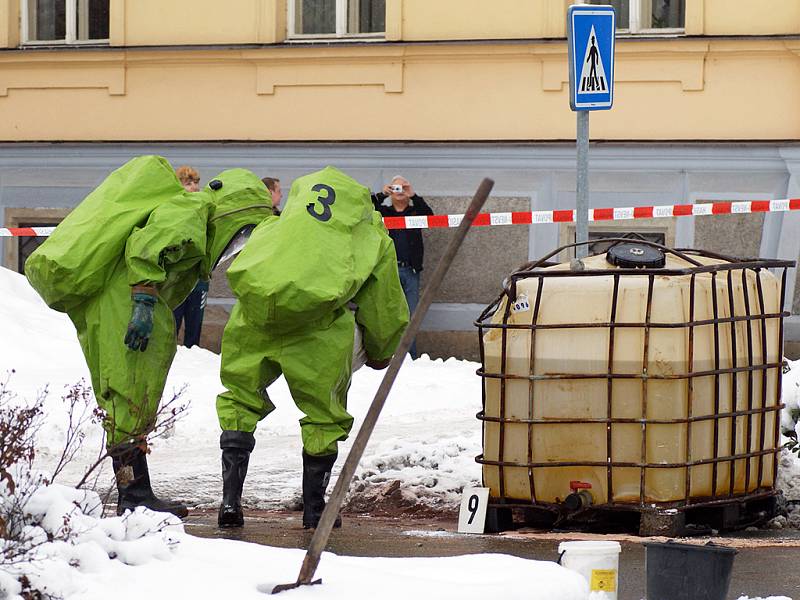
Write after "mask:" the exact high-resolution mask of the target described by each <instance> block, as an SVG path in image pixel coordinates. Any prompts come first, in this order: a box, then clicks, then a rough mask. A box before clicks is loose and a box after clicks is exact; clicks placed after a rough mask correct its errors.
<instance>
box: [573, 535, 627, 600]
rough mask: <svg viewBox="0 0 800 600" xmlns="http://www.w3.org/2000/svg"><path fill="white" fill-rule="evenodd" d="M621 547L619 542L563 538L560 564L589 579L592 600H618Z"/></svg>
mask: <svg viewBox="0 0 800 600" xmlns="http://www.w3.org/2000/svg"><path fill="white" fill-rule="evenodd" d="M621 551H622V546H620V545H619V542H590V541H586V542H561V543H560V544H559V545H558V553H559V555H560V556H561V559H560V563H561V565H562V566H563V567H566V568H567V569H569V570H570V571H576V572H578V573H580V574H581V575H582V576H583V578H584V579H586V581H587V582H588V583H589V592H590V595H589V597H590V598H591V599H592V600H617V590H618V589H619V581H618V579H619V578H618V573H619V553H620V552H621Z"/></svg>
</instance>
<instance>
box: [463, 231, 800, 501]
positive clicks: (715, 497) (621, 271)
mask: <svg viewBox="0 0 800 600" xmlns="http://www.w3.org/2000/svg"><path fill="white" fill-rule="evenodd" d="M631 241H633V240H631V239H630V238H607V239H603V240H592V241H591V243H597V242H611V243H612V245H615V244H617V243H623V242H631ZM635 241H636V243H640V244H646V245H648V246H652V247H654V248H658V249H660V250H661V251H663V252H666V253H670V254H673V255H674V256H677V257H678V258H681V259H683V260H685V261H687V262H688V263H690V264H691V265H693V266H692V267H687V268H682V269H669V268H611V269H603V270H591V271H589V270H586V271H584V270H573V269H569V270H561V271H558V270H544V269H543V267H546V266H550V265H553V264H555V263H553V262H548V261H549V260H550V259H552V258H553V257H555V256H557V255H558V254H559V253H561V252H562V251H564V250H567V249H570V248H574V247H576V246H579V245H581V243H576V244H567V245H565V246H562V247H560V248H558V249H556V250H554V251H553V252H551V253H550V254H548V255H547V256H545V257H543V258H542V259H540V260H537V261H533V262H531V263H528V264H527V265H524V266H523V267H522V268H521V269H520V270H518V271H516V272H514V273H512V274H511V275H510V276H509V278H507V279H506V280H505V281H504V282H503V291H502V292H501V294H500V295H499V296H498V297H497V298H496V299H495V300H494V302H492V304H490V305H489V306H488V307H487V308H486V309H485V310H484V311H483V312H482V313H481V315H480V317H478V319H477V320H476V321H475V323H474V324H475V325H476V326H477V327H478V334H479V339H480V357H481V368H480V369H478V371H477V373H478V375H480V376H481V378H482V380H483V381H484V382H485V380H486V379H487V378H497V379H500V416H499V417H488V416H486V414H485V408H486V385H485V384H484V385H482V409H481V411H480V412H479V413H478V414H477V415H476V417H477V418H478V419H479V420H481V421H482V425H481V427H482V435H485V427H486V422H495V423H498V424H499V442H498V444H499V448H498V450H499V452H498V460H496V461H492V460H487V459H485V458H484V455H483V453H481V454H480V455H478V456H477V457H476V459H475V460H476V462H478V463H480V464H482V465H493V466H496V467H497V468H498V469H499V473H498V475H499V484H500V497H499V498H490V501H489V506H490V507H491V508H497V509H501V508H541V509H545V510H547V511H549V512H552V513H557V514H562V513H563V512H564V506H563V504H556V503H551V502H540V501H537V499H536V487H535V484H534V469H546V468H553V467H575V466H580V467H606V469H607V478H608V480H607V485H608V494H607V496H608V498H609V500H610V501H609V502H608V503H606V504H598V505H593V506H592V507H591V508H592V509H611V510H627V511H639V512H641V513H643V512H645V511H653V510H654V509H658V510H661V509H677V510H679V511H683V510H687V509H694V508H704V507H717V506H724V505H726V504H731V503H737V502H744V501H751V500H758V499H764V498H770V497H772V496H774V495H775V494H776V491H775V486H774V481H775V478H776V477H777V467H778V455H779V454H780V449H781V448H780V446H779V443H778V442H779V431H780V430H779V427H780V410H781V409H782V408H783V406H784V405H783V404H781V402H780V399H781V377H780V373H779V376H778V378H777V385H776V396H777V397H776V398H775V404H774V406H767V398H766V396H765V397H764V399H763V402H762V406H761V407H760V408H753V389H754V385H753V378H754V374H755V373H757V372H759V371H760V372H761V377H762V381H763V383H762V385H764V386H765V385H766V379H767V377H768V371H769V370H770V369H781V368H782V362H776V363H769V362H767V338H766V329H767V328H766V321H767V320H768V319H778V320H779V323H778V346H777V347H778V348H779V349H782V348H783V333H784V332H783V318H784V317H786V316H788V315H789V314H790V313H789V312H787V311H783V310H782V311H781V312H778V313H765V312H764V295H763V291H762V284H761V279H760V278H759V277H756V278H755V281H756V286H757V296H758V297H757V299H753V300H754V303H755V302H756V300H757V302H758V306H759V307H760V311H759V312H757V313H751V306H750V300H751V299H750V295H749V294H748V293H747V286H746V285H745V286H744V291H745V298H744V301H745V307H746V311H747V312H748V313H750V314H748V315H746V316H735V314H734V311H733V310H731V315H733V316H731V317H727V318H720V317H719V316H718V306H719V300H718V293H717V288H716V286H715V285H713V283H712V286H711V289H713V290H714V292H713V295H712V310H713V315H714V318H713V319H706V320H700V321H696V320H695V316H694V315H695V312H694V309H695V279H696V276H697V275H699V274H705V273H711V277H712V282H713V281H715V280H716V278H717V276H718V275H719V274H722V276H725V275H724V274H725V273H727V278H728V284H729V285H728V299H727V300H728V302H729V303H730V306H732V305H733V302H734V298H733V292H732V286H731V283H732V281H733V277H734V272H736V271H741V272H742V278H743V280H745V278H746V276H747V271H748V270H751V271H755V272H756V273H758V271H760V270H761V269H775V270H782V274H781V276H780V277H781V290H780V307H781V308H783V306H784V301H785V293H786V277H787V270H788V269H789V268H792V267H794V266H795V262H794V261H789V260H770V259H744V260H738V259H735V258H731V257H728V256H724V255H720V254H716V253H712V252H706V251H699V250H691V249H671V248H668V247H666V246H662V245H660V244H657V243H654V242H649V241H646V240H641V239H637V240H635ZM588 243H589V242H584V244H588ZM692 255H695V256H704V257H707V258H713V259H717V260H724V261H728V263H727V264H726V263H722V264H714V265H703V264H701V263H700V262H698V261H696V260H694V259H693V258H692ZM664 275H667V276H688V277H690V284H689V289H690V298H689V320H688V321H686V322H678V323H659V322H655V321H652V320H651V304H652V298H653V287H654V280H655V277H656V276H664ZM608 276H612V277H613V278H614V284H613V285H614V287H613V294H614V296H613V298H612V306H611V314H610V319H609V320H608V321H607V322H601V323H569V324H545V325H536V324H535V323H536V321H537V317H538V314H539V306H540V301H541V296H542V289H543V288H544V285H545V280H547V279H549V278H552V277H608ZM631 276H633V277H647V278H648V292H647V307H646V319H645V322H644V323H641V322H636V323H623V322H617V321H616V320H615V314H616V307H617V294H618V290H619V280H620V278H621V277H631ZM532 277H535V278H538V279H539V285H538V286H537V293H536V299H535V300H534V301H533V303H532V304H533V317H532V324H529V325H524V324H509V323H507V321H508V319H509V317H510V314H511V304H512V303H513V299H514V298H516V297H517V293H516V286H517V281H519V280H520V279H527V278H532ZM504 297H508V298H509V299H510V300H512V302H506V309H505V314H504V315H503V323H496V324H493V323H490V322H488V320H489V319H491V317H492V316H494V315H495V313H496V312H497V310H498V308H499V307H500V304H501V302H502V300H503V298H504ZM739 321H749V322H752V321H757V322H760V326H761V341H762V344H761V346H762V348H761V350H762V357H763V358H764V362H763V364H753V347H754V346H753V340H752V337H753V336H752V334H751V330H752V328H751V327H748V328H747V342H746V343H747V348H748V365H747V366H739V365H737V364H736V356H737V355H736V348H737V343H738V340H737V335H736V328H735V327H734V323H735V322H739ZM726 324H729V326H730V329H731V345H732V354H733V358H734V366H733V367H731V368H727V369H723V368H720V344H719V338H720V333H719V332H720V327H721V326H725V325H726ZM707 325H713V326H714V353H715V355H714V367H715V368H714V369H713V370H709V371H697V372H693V371H692V366H693V350H694V328H695V327H700V326H707ZM603 327H605V328H608V330H609V348H608V356H609V360H608V365H609V366H608V370H607V372H606V373H587V374H559V373H553V374H546V375H533V374H532V373H533V372H534V370H533V366H534V360H535V358H534V353H533V352H531V369H530V373H531V374H529V375H528V376H527V377H526V376H523V375H512V374H508V373H505V371H506V347H507V346H506V343H507V331H508V330H529V331H530V335H531V348H533V347H534V343H535V336H536V332H537V331H538V330H541V329H565V328H576V329H578V328H603ZM622 327H638V328H643V329H644V351H643V360H642V364H643V369H642V371H643V372H642V373H636V374H621V373H613V372H612V365H613V356H614V331H615V329H616V328H622ZM662 327H663V328H687V329H688V339H689V346H688V357H687V362H688V365H689V368H688V372H687V373H682V374H672V375H648V374H647V373H646V372H645V371H646V365H647V362H648V361H647V357H648V344H649V337H650V330H651V329H655V328H662ZM489 329H501V330H502V337H501V339H502V342H501V343H502V355H501V372H500V373H488V372H486V370H485V365H486V360H485V355H484V340H483V338H484V333H485V330H489ZM741 372H747V373H748V391H747V406H748V409H747V410H732V411H731V412H724V413H720V412H719V408H720V375H723V374H726V373H730V374H733V373H741ZM712 375H713V376H714V396H715V397H714V408H715V413H714V414H713V415H701V416H692V401H693V386H692V385H691V380H692V379H693V378H696V377H707V376H712ZM590 378H591V379H607V381H608V386H607V388H606V389H607V392H606V394H607V406H608V408H607V414H606V418H601V419H578V418H573V419H568V418H564V419H533V418H528V419H520V418H511V417H509V416H507V415H506V414H505V393H506V389H505V388H506V381H507V380H508V379H522V380H526V379H527V380H528V381H529V382H530V386H529V389H530V391H529V395H530V401H531V411H532V409H533V402H534V397H533V396H534V394H533V390H534V387H535V386H534V385H533V382H535V381H539V380H553V379H590ZM618 379H641V380H642V384H643V392H642V415H644V416H645V417H643V418H640V419H634V418H614V417H612V416H611V410H612V387H613V383H614V381H615V380H618ZM648 379H689V380H690V381H689V383H690V384H689V385H687V389H688V392H687V416H686V418H685V419H647V418H646V414H647V386H646V382H647V381H648ZM731 379H732V382H733V383H732V385H733V386H734V388H733V390H734V397H735V392H736V385H737V382H736V379H737V377H735V376H734V377H732V378H731ZM764 389H766V388H764ZM731 408H732V409H733V408H736V404H735V403H734V404H733V405H732V407H731ZM770 412H775V413H777V414H776V415H775V419H774V421H775V426H774V431H772V432H769V434H770V435H771V436H773V439H774V444H773V446H774V448H773V449H767V450H764V449H763V448H764V442H765V441H766V436H767V432H766V415H767V414H768V413H770ZM530 414H531V415H532V414H533V413H532V412H531V413H530ZM758 414H760V415H762V418H761V419H760V421H761V427H760V431H759V435H758V438H759V439H758V442H759V443H758V445H757V446H754V445H753V440H752V439H748V441H747V448H746V450H747V452H746V453H743V454H736V453H735V449H736V432H735V428H733V430H732V435H731V455H730V456H722V457H720V456H719V449H718V446H719V444H718V436H719V427H720V420H721V419H734V420H735V419H738V418H740V417H746V418H747V419H748V421H747V427H748V429H747V431H748V434H747V435H748V438H750V436H751V433H750V431H751V429H752V419H753V417H754V415H758ZM707 420H713V421H714V448H713V457H712V458H710V459H704V460H693V459H692V456H691V452H692V447H691V435H692V431H691V430H692V423H694V422H698V421H707ZM507 423H515V424H523V425H527V426H528V460H527V462H525V463H523V462H509V461H504V460H503V451H504V429H505V425H506V424H507ZM586 423H605V424H606V459H607V461H606V462H592V461H575V462H546V461H537V462H534V460H533V458H534V457H533V448H532V443H531V439H532V433H533V427H534V426H540V427H546V426H547V425H549V424H586ZM614 424H640V425H641V428H642V447H641V455H640V461H639V462H638V463H636V462H619V461H615V460H614V457H613V455H612V425H614ZM667 424H686V426H687V443H686V452H685V456H686V459H685V461H684V462H679V463H648V462H647V461H646V457H647V446H646V445H647V427H648V425H667ZM754 448H760V449H754ZM770 455H771V456H770ZM752 458H757V459H758V474H757V477H758V486H757V487H756V489H755V490H754V491H752V492H750V493H748V492H747V490H748V489H749V487H750V478H751V475H752V474H751V467H750V462H751V459H752ZM769 459H771V460H772V461H773V485H772V486H765V485H762V477H763V467H764V462H765V460H769ZM739 460H745V464H746V467H745V468H746V473H745V480H746V482H745V488H744V489H745V493H739V494H735V493H734V481H735V479H736V477H735V473H736V461H739ZM723 462H730V463H731V467H730V469H731V476H730V478H729V479H730V487H729V489H728V490H727V493H724V491H723V493H722V494H720V491H719V490H718V489H717V467H718V465H719V464H720V463H723ZM709 463H710V464H712V465H713V467H712V470H713V471H712V473H713V474H712V496H711V497H709V498H694V499H693V498H692V497H691V495H690V488H691V479H692V469H691V467H695V466H699V465H706V464H709ZM506 467H523V468H527V469H528V479H529V482H530V494H531V501H530V502H527V501H521V500H518V499H507V498H505V490H504V486H505V476H504V473H503V469H504V468H506ZM620 467H634V468H638V469H640V481H639V502H638V503H623V502H614V501H613V500H611V499H613V497H614V488H613V478H612V472H613V469H615V468H620ZM664 468H670V469H674V468H684V469H686V489H685V495H684V498H683V499H682V500H680V501H672V502H660V503H654V502H652V501H647V502H646V501H645V474H646V472H647V470H648V469H664Z"/></svg>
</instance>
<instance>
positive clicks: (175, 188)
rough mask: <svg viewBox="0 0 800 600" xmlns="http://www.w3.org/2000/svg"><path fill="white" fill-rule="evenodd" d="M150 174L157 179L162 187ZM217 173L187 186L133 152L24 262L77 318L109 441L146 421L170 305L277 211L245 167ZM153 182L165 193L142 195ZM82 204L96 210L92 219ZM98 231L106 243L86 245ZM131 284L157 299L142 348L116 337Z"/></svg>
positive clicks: (163, 367)
mask: <svg viewBox="0 0 800 600" xmlns="http://www.w3.org/2000/svg"><path fill="white" fill-rule="evenodd" d="M154 177H155V178H157V179H161V180H162V181H161V183H160V187H159V186H154V183H153V181H152V178H154ZM215 179H216V180H219V181H221V182H222V184H223V185H222V187H221V188H219V189H218V190H212V189H211V188H210V187H208V186H206V187H205V188H204V189H203V190H201V191H200V192H196V193H189V192H185V191H184V190H183V187H182V186H181V185H180V182H178V180H177V178H176V177H175V174H174V171H173V170H172V168H171V167H170V166H169V163H167V162H166V161H165V160H164V159H162V158H159V157H142V158H140V159H134V160H133V161H131V162H130V163H128V164H126V165H125V166H123V167H122V168H120V169H118V170H117V171H116V172H115V173H113V174H112V175H111V176H110V177H109V178H108V179H107V180H106V181H105V182H104V183H103V184H101V185H100V186H99V187H98V188H97V190H95V191H94V192H93V193H92V194H91V195H90V196H89V197H88V198H87V199H86V200H84V202H83V203H81V205H79V206H78V207H76V209H75V210H74V211H73V213H71V214H70V216H69V217H67V219H65V220H64V221H63V222H62V223H61V224H60V225H59V226H58V227H57V228H56V231H55V232H54V235H53V236H52V237H51V238H50V239H48V240H47V241H46V242H45V243H44V244H43V245H42V246H41V247H40V248H39V249H37V251H36V252H34V253H33V254H32V255H31V257H30V258H29V259H28V261H27V263H26V265H25V270H26V275H27V276H28V279H29V280H30V281H31V283H32V284H33V285H34V287H35V288H36V290H37V291H38V292H39V293H40V295H41V296H42V297H43V298H44V299H45V300H46V301H48V304H50V305H51V306H52V307H53V308H56V309H60V310H64V311H65V312H67V314H68V315H69V317H70V318H71V319H72V322H73V323H74V324H75V328H76V329H77V332H78V338H79V340H80V344H81V348H82V349H83V353H84V356H85V357H86V362H87V364H88V366H89V371H90V372H91V376H92V385H93V387H94V393H95V397H96V398H97V402H98V404H99V405H100V406H101V407H102V408H103V409H104V410H105V411H106V413H107V415H108V418H107V420H106V423H105V427H106V430H107V432H108V445H109V447H113V446H116V445H118V444H121V443H124V442H128V441H135V440H138V439H140V438H141V437H142V436H143V435H145V434H146V433H147V431H148V430H149V428H150V427H151V426H152V424H153V421H154V419H155V417H156V414H157V411H158V405H159V402H160V400H161V394H162V392H163V390H164V385H165V382H166V378H167V373H168V371H169V367H170V365H171V363H172V359H173V357H174V356H175V351H176V347H177V343H176V336H175V320H174V317H173V315H172V309H173V308H174V307H176V306H177V305H178V304H180V303H181V302H182V301H183V300H184V298H185V297H186V296H187V295H188V294H189V293H190V292H191V290H192V289H193V288H194V286H195V285H196V283H197V281H198V280H199V279H200V278H203V279H208V278H209V277H210V275H211V271H212V269H213V267H214V266H215V264H216V262H217V260H218V259H219V257H220V255H221V254H222V253H223V251H224V250H225V248H226V246H227V245H228V243H229V242H230V241H231V239H232V238H233V237H234V236H235V234H236V233H237V232H238V231H239V230H240V229H241V228H242V227H245V226H247V225H251V226H252V225H256V224H258V223H260V222H262V221H264V220H265V219H268V218H276V217H272V214H273V211H272V203H271V199H270V196H269V191H268V190H267V189H266V187H265V186H264V185H263V183H261V181H260V180H259V179H258V178H257V177H256V176H255V175H254V174H253V173H251V172H250V171H246V170H244V169H232V170H229V171H225V172H223V173H221V174H219V175H218V176H217V177H216V178H215ZM212 182H213V180H212ZM154 187H157V188H158V189H159V190H161V191H162V192H163V193H162V194H161V196H160V197H153V196H150V197H148V194H149V193H150V192H151V190H152V189H153V188H154ZM120 190H122V193H120ZM167 192H170V193H167ZM104 194H105V195H106V200H107V202H103V196H104ZM148 201H149V205H148ZM85 203H90V208H91V209H92V210H93V211H94V213H95V214H96V219H95V220H94V222H93V221H91V220H90V219H88V218H87V213H88V212H90V211H86V210H85V209H86V207H85V206H84V204H85ZM133 205H136V207H137V209H138V217H139V218H138V219H133V220H132V219H128V220H124V219H120V220H115V219H113V218H107V217H108V214H107V213H109V212H111V213H113V211H114V210H117V209H119V207H120V206H133ZM147 207H149V210H146V208H147ZM73 215H76V217H75V218H72V219H71V217H73ZM132 221H133V222H132ZM96 237H100V238H103V239H105V240H106V241H107V242H108V243H107V244H106V245H105V246H99V247H98V246H97V245H96V244H94V245H92V240H94V239H95V238H96ZM76 239H83V240H85V241H86V242H87V244H89V245H90V246H91V247H92V248H93V249H94V252H95V256H93V257H92V256H81V253H82V250H81V249H80V246H79V245H78V244H76V243H74V240H76ZM119 240H121V242H120V241H119ZM112 242H113V243H112ZM65 249H66V250H67V252H66V253H64V252H63V251H64V250H65ZM37 255H38V256H37ZM65 265H66V266H65ZM87 265H91V266H92V269H91V274H90V275H87V274H86V273H85V268H87ZM81 267H84V269H83V270H82V269H81ZM65 279H66V280H67V281H66V283H69V280H70V279H72V280H75V281H83V282H85V284H84V285H82V287H80V288H79V291H80V294H76V293H72V294H71V295H70V294H67V293H66V291H65V290H69V289H70V286H69V285H65ZM133 285H150V286H154V287H155V288H156V289H157V291H158V296H159V297H158V301H157V303H156V305H155V309H154V313H153V331H152V334H151V336H150V341H149V345H148V347H147V350H146V351H145V352H138V351H133V350H129V349H128V348H127V347H126V346H125V344H124V343H123V339H124V338H125V332H126V328H127V324H128V321H129V319H130V317H131V286H133ZM62 288H63V289H62ZM74 289H78V288H77V286H76V287H75V288H74ZM60 290H61V291H60ZM87 290H88V293H87ZM87 294H88V295H87Z"/></svg>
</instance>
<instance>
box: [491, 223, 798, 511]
mask: <svg viewBox="0 0 800 600" xmlns="http://www.w3.org/2000/svg"><path fill="white" fill-rule="evenodd" d="M605 241H606V242H610V243H612V246H611V248H610V250H609V252H608V254H603V255H597V256H591V257H589V258H585V259H583V260H582V261H581V263H575V264H574V267H577V268H573V267H572V266H571V264H570V263H565V264H558V265H554V266H545V261H546V260H547V259H548V258H550V257H552V256H555V255H556V254H557V253H558V252H560V251H561V250H563V249H564V248H559V249H558V250H556V251H554V252H553V253H551V254H550V255H549V256H548V257H545V258H544V259H542V260H541V261H538V262H536V263H531V264H530V265H528V266H526V267H524V268H523V270H520V271H518V272H515V273H513V274H512V275H511V276H510V277H509V278H508V279H506V281H505V282H504V290H503V292H502V293H501V294H500V296H499V297H498V298H497V299H496V300H495V302H493V303H492V304H491V305H490V306H489V307H487V308H486V310H485V311H484V312H483V314H482V315H481V317H480V318H479V320H478V321H477V322H476V325H477V326H478V328H479V333H480V339H481V357H482V368H481V369H480V370H479V374H480V375H481V376H482V378H483V410H482V411H481V413H479V415H478V418H479V419H481V420H482V421H483V454H482V455H481V456H479V457H478V458H477V460H478V462H479V463H482V465H483V480H484V485H485V486H487V487H489V488H490V504H492V505H494V506H528V507H531V506H533V507H536V506H537V505H538V506H540V507H542V508H548V510H551V511H552V510H553V508H557V509H558V510H559V511H562V512H563V511H564V510H565V504H564V501H565V499H566V498H567V497H568V496H569V495H570V494H571V492H573V491H575V492H578V493H580V492H581V489H580V488H586V487H587V486H591V487H590V488H589V491H590V493H591V496H592V503H593V505H594V506H595V507H596V508H627V509H632V510H639V511H641V510H643V509H645V508H647V509H649V510H652V509H653V508H655V507H676V506H688V505H696V506H703V505H716V504H724V503H725V501H731V502H733V501H738V500H741V499H742V497H747V496H753V497H755V496H758V495H763V496H769V495H772V494H774V482H775V473H776V470H777V458H778V453H779V450H780V448H779V441H778V440H779V435H778V434H779V430H778V427H779V411H780V407H781V404H780V393H781V391H780V386H781V362H782V346H783V317H784V316H785V315H786V314H787V313H784V312H783V300H784V288H785V281H786V269H787V268H789V267H793V266H794V263H793V262H791V261H777V260H763V259H752V260H749V259H748V260H737V259H733V258H729V257H724V256H720V255H715V254H711V253H708V252H701V251H696V250H673V249H669V248H666V247H663V246H659V245H657V244H652V243H649V242H645V241H635V242H632V241H631V240H630V239H614V240H605ZM567 247H569V246H567ZM567 247H565V248H567ZM769 269H773V271H774V272H776V273H777V274H778V276H776V275H774V274H773V272H771V271H770V270H769ZM571 485H572V488H571ZM576 485H577V489H576V488H575V486H576Z"/></svg>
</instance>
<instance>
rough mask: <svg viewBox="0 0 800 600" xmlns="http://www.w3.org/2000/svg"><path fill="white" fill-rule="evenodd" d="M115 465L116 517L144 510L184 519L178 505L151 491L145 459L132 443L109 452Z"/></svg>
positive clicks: (183, 508) (142, 453)
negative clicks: (136, 510) (117, 497)
mask: <svg viewBox="0 0 800 600" xmlns="http://www.w3.org/2000/svg"><path fill="white" fill-rule="evenodd" d="M109 453H110V454H111V460H112V462H113V464H114V477H115V478H116V480H117V492H118V493H119V499H118V500H117V515H121V514H122V513H124V512H125V511H126V510H134V509H135V508H136V507H137V506H144V507H146V508H149V509H150V510H154V511H157V512H168V513H172V514H173V515H175V516H177V517H180V518H183V517H185V516H186V515H188V514H189V511H188V510H187V508H186V506H185V505H183V504H181V503H180V502H172V501H169V500H161V499H160V498H158V497H156V495H155V494H154V493H153V488H152V487H150V472H149V470H148V469H147V455H146V454H145V452H144V450H142V448H141V447H140V446H139V445H137V444H134V443H127V444H121V445H120V446H118V447H116V448H114V449H113V450H111V451H109Z"/></svg>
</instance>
